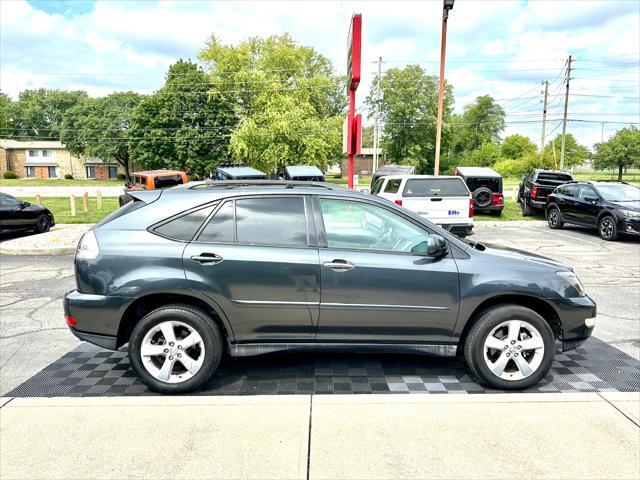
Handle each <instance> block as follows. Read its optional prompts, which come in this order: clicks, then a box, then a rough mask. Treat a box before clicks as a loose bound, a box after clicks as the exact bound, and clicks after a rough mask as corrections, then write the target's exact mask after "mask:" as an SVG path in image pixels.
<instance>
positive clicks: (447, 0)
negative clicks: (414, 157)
mask: <svg viewBox="0 0 640 480" xmlns="http://www.w3.org/2000/svg"><path fill="white" fill-rule="evenodd" d="M454 1H455V0H444V2H443V5H442V41H441V42H440V86H439V89H438V121H437V124H436V155H435V162H434V165H433V174H434V175H436V176H437V175H440V139H441V137H442V102H443V97H444V61H445V53H446V51H447V20H448V19H449V10H451V9H452V8H453V2H454Z"/></svg>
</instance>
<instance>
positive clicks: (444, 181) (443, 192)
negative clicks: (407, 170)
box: [402, 178, 469, 197]
mask: <svg viewBox="0 0 640 480" xmlns="http://www.w3.org/2000/svg"><path fill="white" fill-rule="evenodd" d="M402 196H404V197H468V196H469V190H468V188H467V186H466V184H465V183H464V180H462V178H411V179H409V180H407V184H406V185H405V187H404V192H403V193H402Z"/></svg>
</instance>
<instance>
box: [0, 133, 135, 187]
mask: <svg viewBox="0 0 640 480" xmlns="http://www.w3.org/2000/svg"><path fill="white" fill-rule="evenodd" d="M7 170H10V171H12V172H13V173H15V174H16V176H17V177H18V178H64V176H65V175H66V174H71V175H73V178H82V179H86V178H95V179H98V180H106V179H109V178H116V176H117V174H118V173H124V169H123V168H122V167H121V166H119V165H117V164H115V163H104V162H101V161H100V160H96V159H90V158H80V157H76V156H74V155H71V153H70V152H69V151H68V150H67V149H66V148H65V146H64V145H63V144H62V143H60V142H58V141H39V140H35V141H28V142H21V141H18V140H0V176H2V175H4V172H6V171H7Z"/></svg>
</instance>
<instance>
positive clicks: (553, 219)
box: [549, 208, 558, 227]
mask: <svg viewBox="0 0 640 480" xmlns="http://www.w3.org/2000/svg"><path fill="white" fill-rule="evenodd" d="M549 225H551V226H552V227H555V226H557V225H558V210H556V209H555V208H554V209H553V210H551V212H549Z"/></svg>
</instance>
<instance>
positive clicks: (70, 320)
mask: <svg viewBox="0 0 640 480" xmlns="http://www.w3.org/2000/svg"><path fill="white" fill-rule="evenodd" d="M64 319H65V320H66V321H67V325H69V326H70V327H75V326H76V324H77V323H78V320H76V319H75V317H72V316H71V315H65V316H64Z"/></svg>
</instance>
